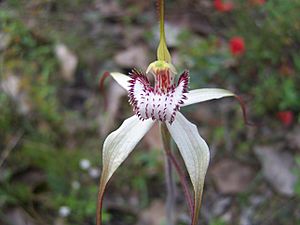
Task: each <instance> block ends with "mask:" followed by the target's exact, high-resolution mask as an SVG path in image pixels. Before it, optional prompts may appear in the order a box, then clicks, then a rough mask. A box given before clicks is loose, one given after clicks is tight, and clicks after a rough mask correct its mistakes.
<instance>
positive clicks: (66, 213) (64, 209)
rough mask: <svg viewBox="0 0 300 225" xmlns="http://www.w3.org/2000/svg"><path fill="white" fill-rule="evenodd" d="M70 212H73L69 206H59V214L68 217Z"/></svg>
mask: <svg viewBox="0 0 300 225" xmlns="http://www.w3.org/2000/svg"><path fill="white" fill-rule="evenodd" d="M70 213H71V209H70V208H69V207H68V206H61V207H60V208H59V215H60V216H61V217H67V216H69V215H70Z"/></svg>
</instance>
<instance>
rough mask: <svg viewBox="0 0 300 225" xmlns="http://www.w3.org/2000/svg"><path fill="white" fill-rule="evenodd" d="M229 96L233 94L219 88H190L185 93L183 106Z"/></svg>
mask: <svg viewBox="0 0 300 225" xmlns="http://www.w3.org/2000/svg"><path fill="white" fill-rule="evenodd" d="M230 96H235V94H234V93H232V92H230V91H228V90H225V89H220V88H201V89H196V90H191V91H189V92H188V93H187V94H186V97H187V100H185V101H184V104H183V106H187V105H191V104H195V103H198V102H204V101H209V100H213V99H218V98H223V97H230Z"/></svg>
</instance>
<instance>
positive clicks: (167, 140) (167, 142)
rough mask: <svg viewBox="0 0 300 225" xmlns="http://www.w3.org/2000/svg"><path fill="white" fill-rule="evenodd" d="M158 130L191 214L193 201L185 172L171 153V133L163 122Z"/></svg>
mask: <svg viewBox="0 0 300 225" xmlns="http://www.w3.org/2000/svg"><path fill="white" fill-rule="evenodd" d="M160 131H161V136H162V141H163V147H164V150H165V153H166V156H167V158H168V160H167V162H171V163H172V164H173V166H174V168H175V170H176V172H177V175H178V176H179V179H180V183H181V186H182V187H183V193H184V196H185V199H186V201H187V204H188V208H189V212H190V215H191V216H193V208H194V206H193V205H194V203H193V200H192V196H191V194H190V191H189V188H188V182H187V181H186V178H185V174H184V172H183V170H182V169H181V167H180V165H179V163H178V161H177V160H176V157H175V156H174V154H173V153H172V149H171V135H170V133H169V131H168V129H167V127H166V125H165V124H162V123H161V124H160Z"/></svg>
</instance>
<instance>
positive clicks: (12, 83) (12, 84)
mask: <svg viewBox="0 0 300 225" xmlns="http://www.w3.org/2000/svg"><path fill="white" fill-rule="evenodd" d="M20 86H21V80H20V78H19V77H18V76H16V75H14V74H8V75H7V77H6V78H5V79H3V80H2V81H1V83H0V90H1V89H2V90H3V91H4V92H5V93H6V94H7V95H8V96H10V97H11V98H12V99H13V101H15V102H16V105H17V109H18V111H19V112H20V113H21V114H24V115H25V114H28V113H29V112H30V110H31V106H30V100H29V97H28V94H27V93H26V92H25V91H23V90H21V88H20Z"/></svg>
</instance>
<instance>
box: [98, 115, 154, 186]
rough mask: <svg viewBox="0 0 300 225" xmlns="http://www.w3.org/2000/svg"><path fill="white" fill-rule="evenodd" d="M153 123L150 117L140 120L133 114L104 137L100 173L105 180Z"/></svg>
mask: <svg viewBox="0 0 300 225" xmlns="http://www.w3.org/2000/svg"><path fill="white" fill-rule="evenodd" d="M153 123H154V121H153V120H151V119H149V120H145V121H141V120H140V119H139V118H138V117H137V116H136V115H134V116H132V117H130V118H128V119H127V120H125V121H124V122H123V124H122V125H121V126H120V127H119V129H117V130H116V131H114V132H112V133H111V134H110V135H109V136H108V137H107V138H106V140H105V141H104V144H103V153H102V154H103V155H102V160H103V172H102V174H103V175H105V176H106V177H105V180H106V181H108V180H109V179H110V177H111V176H112V175H113V173H114V172H115V171H116V169H117V168H118V167H119V166H120V165H121V163H122V162H123V161H124V160H125V159H126V158H127V156H128V155H129V154H130V152H131V151H132V150H133V149H134V147H135V146H136V145H137V143H138V142H139V141H140V140H141V139H142V137H143V136H144V135H145V134H146V133H147V131H148V130H149V129H150V128H151V127H152V125H153ZM103 179H104V178H103Z"/></svg>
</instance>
